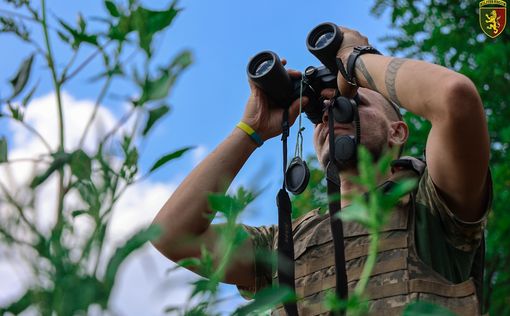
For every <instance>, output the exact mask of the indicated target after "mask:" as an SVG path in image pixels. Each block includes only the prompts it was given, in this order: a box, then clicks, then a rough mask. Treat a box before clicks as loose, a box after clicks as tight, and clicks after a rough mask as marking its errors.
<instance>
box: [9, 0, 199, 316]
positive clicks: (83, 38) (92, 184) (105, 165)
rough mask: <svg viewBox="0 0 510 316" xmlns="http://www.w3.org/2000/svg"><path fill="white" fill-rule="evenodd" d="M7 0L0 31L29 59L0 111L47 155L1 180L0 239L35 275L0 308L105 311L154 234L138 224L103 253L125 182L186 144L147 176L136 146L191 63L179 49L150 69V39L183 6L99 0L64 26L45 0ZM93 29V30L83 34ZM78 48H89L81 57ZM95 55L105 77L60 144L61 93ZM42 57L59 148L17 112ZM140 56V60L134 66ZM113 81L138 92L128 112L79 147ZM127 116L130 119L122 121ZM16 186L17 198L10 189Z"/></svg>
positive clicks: (165, 107)
mask: <svg viewBox="0 0 510 316" xmlns="http://www.w3.org/2000/svg"><path fill="white" fill-rule="evenodd" d="M5 3H6V5H8V6H11V7H12V11H10V10H7V11H5V10H2V11H0V32H1V33H10V34H13V35H15V36H16V37H17V38H18V39H19V40H20V41H22V42H23V43H25V44H26V45H27V46H26V48H27V52H28V53H27V55H28V57H27V58H26V59H25V60H23V62H22V63H21V66H20V67H19V70H18V71H17V73H16V74H15V75H14V76H13V77H12V79H11V80H10V85H11V87H12V92H11V93H10V95H8V96H7V97H5V98H3V99H0V109H1V111H0V118H1V119H4V120H11V121H12V122H15V123H17V124H21V125H22V126H24V127H25V128H26V129H27V130H28V131H29V132H31V133H33V135H35V137H37V138H38V139H39V140H40V141H41V142H42V143H43V144H44V147H45V149H46V153H44V154H42V155H41V156H37V157H27V159H28V160H30V161H33V162H34V163H35V165H36V171H35V174H34V175H33V177H32V178H31V180H30V181H29V182H27V183H25V184H24V185H22V186H21V187H17V188H10V187H8V186H7V185H6V184H5V183H0V200H1V202H2V209H3V210H2V215H1V220H0V241H1V242H2V243H3V244H4V246H5V247H6V249H7V250H6V252H7V253H8V254H9V253H11V254H14V253H21V254H22V255H23V256H25V257H24V258H25V259H26V262H25V263H26V264H28V265H29V266H30V267H31V273H32V275H31V277H32V278H33V280H34V282H33V284H32V285H31V287H30V288H29V289H27V290H26V292H25V293H24V294H23V295H22V296H21V297H20V298H19V299H18V300H16V301H15V302H13V303H12V304H10V305H8V306H3V307H0V312H1V313H2V314H3V313H12V314H18V313H21V312H22V311H25V310H27V309H28V308H31V309H35V310H36V311H37V312H38V313H40V314H42V315H55V314H56V315H74V314H77V313H78V314H79V313H81V314H84V313H87V311H88V309H89V308H90V307H91V306H92V305H96V306H99V307H100V308H101V309H103V310H105V309H108V303H109V298H110V293H111V290H112V288H113V286H114V283H115V278H116V276H117V273H118V271H119V267H120V265H121V264H122V262H123V261H124V260H125V259H126V258H127V257H128V256H129V255H130V254H131V253H132V252H133V251H135V250H136V249H138V248H140V247H141V246H142V245H144V244H145V243H146V242H147V241H148V240H152V239H154V238H156V237H158V235H159V229H158V228H157V227H147V228H145V229H142V230H140V231H138V232H136V233H135V234H134V235H133V236H131V237H130V238H129V239H127V240H126V241H125V243H124V245H122V246H120V247H118V248H117V249H116V250H115V251H114V253H113V255H112V256H111V257H110V258H104V256H105V248H106V247H105V241H106V232H107V229H108V227H109V226H110V224H111V217H112V211H113V209H114V207H115V205H116V203H117V202H118V201H119V199H120V197H121V196H122V195H123V193H124V192H125V191H126V189H127V188H128V187H130V186H132V185H133V184H135V183H137V182H139V181H141V180H143V179H145V178H146V177H147V176H149V175H150V174H152V173H153V172H154V171H156V170H157V169H159V168H161V167H162V166H163V165H165V164H166V163H168V162H169V161H171V160H173V159H176V158H179V157H180V156H182V155H183V154H184V153H185V152H186V151H188V150H189V149H190V147H186V148H182V149H180V150H177V151H175V152H171V153H169V154H167V155H164V156H163V157H161V158H160V159H158V160H157V161H156V162H155V163H154V164H153V165H152V167H151V168H149V170H148V171H147V172H146V173H144V174H140V173H141V172H140V170H139V169H140V168H139V158H140V153H139V149H138V147H139V146H140V145H141V144H142V143H144V141H145V139H146V137H147V136H148V135H149V132H150V131H151V129H152V128H153V127H154V126H155V123H157V121H158V120H160V119H161V118H162V117H164V116H165V115H166V114H167V113H168V111H169V106H168V105H167V104H166V101H165V99H166V98H167V96H168V93H169V91H170V89H171V88H172V86H173V84H174V82H175V80H176V79H177V78H178V77H179V75H180V74H181V73H182V71H183V70H185V69H186V68H187V67H188V66H189V65H190V64H191V53H190V52H189V51H182V52H181V53H179V54H178V55H177V56H175V57H174V58H173V59H171V60H170V61H169V62H168V64H166V65H159V67H158V68H157V70H156V71H154V70H152V69H154V66H155V65H154V59H153V39H154V37H155V36H157V35H158V34H159V33H161V32H163V31H165V30H166V29H167V28H168V27H169V26H170V25H171V23H172V21H173V19H174V18H175V16H176V15H177V14H178V13H179V12H180V9H179V8H178V7H177V5H176V3H175V2H173V3H171V4H170V5H169V6H168V8H167V9H166V10H161V11H154V10H149V9H147V8H145V7H143V6H141V5H140V4H139V3H138V2H137V1H135V0H130V1H129V2H127V3H125V4H123V5H120V4H116V3H114V2H113V1H108V0H106V1H104V5H105V8H106V16H101V17H94V18H90V19H85V18H84V17H83V16H82V15H81V14H80V15H79V18H78V21H77V23H76V25H71V24H68V23H67V22H65V21H64V20H63V19H61V18H59V17H58V16H55V17H54V18H51V19H50V17H49V15H48V14H47V11H48V10H47V3H46V1H45V0H41V1H40V5H39V6H37V5H36V4H34V3H32V2H30V1H27V0H6V1H5ZM32 27H33V28H38V29H40V31H41V33H42V38H38V37H35V36H34V35H33V34H37V33H35V32H29V29H30V28H32ZM91 29H93V30H94V31H89V30H91ZM1 33H0V34H1ZM55 39H58V41H59V42H60V45H64V46H66V47H67V49H68V51H69V52H70V58H69V60H68V62H67V63H66V64H65V65H64V66H60V65H61V63H60V62H58V61H57V60H56V55H55V53H54V46H53V45H54V40H55ZM133 50H134V53H132V52H131V51H133ZM82 51H85V52H90V55H88V57H86V58H83V59H82V58H81V57H80V56H81V55H80V52H82ZM136 55H138V56H136ZM135 56H136V57H137V58H135ZM96 58H100V60H101V61H102V63H103V69H102V70H101V71H100V72H99V73H98V74H97V76H94V78H92V80H94V81H102V88H101V90H100V92H99V94H98V97H97V100H96V102H95V107H94V110H93V113H92V115H91V116H90V118H88V120H87V124H86V127H85V130H84V131H83V134H82V135H81V138H80V141H79V143H78V146H77V147H76V148H74V149H70V148H68V147H66V133H65V129H64V124H65V122H64V115H63V113H64V112H65V110H66V104H64V100H63V97H62V92H63V89H64V88H65V87H66V85H68V84H69V82H70V81H72V80H73V79H75V78H76V76H77V75H79V74H80V73H81V72H82V70H83V69H84V68H85V67H86V66H87V65H89V64H90V63H91V62H92V61H93V60H94V59H96ZM80 59H81V60H80ZM39 60H40V62H42V63H43V64H44V66H45V70H47V71H48V72H49V76H50V77H51V81H52V83H53V90H54V94H55V96H56V100H55V104H56V107H57V113H58V126H56V128H57V129H58V145H57V146H56V147H52V146H51V145H50V144H49V142H48V141H47V140H46V139H45V135H42V134H41V133H39V132H38V131H37V130H36V129H35V128H34V127H32V126H30V124H28V123H27V122H25V121H24V113H25V112H26V111H28V110H29V105H30V100H31V99H32V97H33V96H34V95H35V93H36V90H37V87H38V86H37V84H35V85H32V87H30V88H29V82H30V78H31V76H32V72H34V71H35V70H34V69H33V68H34V67H33V65H34V63H35V62H36V61H39ZM137 61H140V63H141V65H137ZM117 79H122V80H126V81H128V82H131V83H132V84H133V85H134V87H135V88H136V89H137V92H138V95H139V97H136V98H131V99H129V100H128V101H129V103H130V104H131V108H130V109H129V111H128V112H127V113H126V115H125V116H124V117H123V118H121V119H120V120H119V122H118V124H117V125H116V126H113V127H112V128H111V130H110V131H108V133H106V135H105V136H104V137H102V138H101V139H98V140H97V146H96V147H95V148H94V149H93V150H85V149H84V147H83V146H84V142H85V139H86V137H87V135H88V133H89V132H90V130H91V128H92V126H93V122H94V120H95V119H96V118H97V114H98V111H99V108H100V104H101V102H102V101H103V100H104V98H105V96H106V95H107V92H108V91H109V90H110V89H111V88H112V84H113V82H114V81H115V80H117ZM131 118H133V121H134V122H135V123H134V124H126V123H127V121H128V120H129V119H131ZM7 142H8V138H7V137H5V136H2V137H1V138H0V163H1V164H2V165H3V166H5V168H7V169H9V167H10V166H12V164H15V163H17V161H12V160H10V159H9V154H8V144H7ZM53 177H55V178H56V179H57V187H58V188H57V190H56V196H55V197H52V198H55V199H56V200H57V205H56V209H55V210H54V216H55V218H54V224H53V225H52V227H51V229H50V231H49V232H43V231H41V230H40V229H39V228H38V227H37V225H36V220H37V219H36V217H35V212H36V208H37V204H36V203H35V201H36V200H37V199H38V198H39V197H40V195H41V194H42V193H41V192H42V187H44V185H45V184H47V183H48V182H49V179H50V178H53ZM16 190H17V191H21V192H23V194H24V195H23V196H20V195H19V194H15V193H16ZM73 195H74V196H75V197H76V196H77V197H78V199H76V198H73V197H72V196H73ZM45 198H49V197H45ZM73 199H74V200H73ZM76 205H80V207H79V208H76ZM78 217H81V218H83V217H86V218H87V219H88V220H89V222H90V223H91V226H92V229H91V231H90V233H88V234H85V235H79V234H78V233H77V227H76V221H75V220H76V218H78ZM71 240H74V241H75V242H70V241H71ZM104 260H107V261H106V263H105V262H104ZM77 285H79V286H77Z"/></svg>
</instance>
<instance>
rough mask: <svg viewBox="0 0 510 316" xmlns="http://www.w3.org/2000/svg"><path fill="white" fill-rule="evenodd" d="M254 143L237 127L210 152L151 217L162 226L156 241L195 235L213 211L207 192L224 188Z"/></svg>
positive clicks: (244, 160) (241, 164)
mask: <svg viewBox="0 0 510 316" xmlns="http://www.w3.org/2000/svg"><path fill="white" fill-rule="evenodd" d="M256 148H257V146H256V145H255V144H254V143H253V141H252V140H251V139H250V138H249V136H248V135H247V134H246V133H244V132H243V131H241V130H240V129H238V128H235V129H234V130H233V131H232V133H231V134H230V135H229V136H228V137H227V138H226V139H225V140H224V141H223V142H222V143H221V144H220V145H219V146H218V147H217V148H216V149H215V150H214V151H213V152H211V153H210V154H209V155H208V156H207V157H206V158H205V159H204V160H203V161H202V162H201V163H200V164H199V165H198V166H197V167H196V168H195V169H194V170H193V171H192V172H191V173H190V174H189V175H188V177H186V179H185V180H184V181H183V182H182V184H181V185H180V186H179V187H178V188H177V190H176V191H175V192H174V194H172V196H171V197H170V198H169V199H168V201H167V202H166V203H165V205H164V206H163V207H162V209H161V210H160V211H159V213H158V215H157V216H156V218H155V219H154V223H155V224H159V225H161V226H162V227H163V230H164V234H163V236H162V237H161V238H160V241H159V244H161V243H164V244H168V243H172V241H175V239H178V238H181V237H185V236H198V235H200V234H202V233H203V232H205V231H206V230H207V228H208V227H209V224H210V221H211V217H212V216H210V215H213V214H212V213H213V212H212V211H211V210H210V208H209V205H208V201H207V195H208V194H209V193H212V192H223V191H225V190H226V189H227V188H228V186H229V185H230V183H231V181H232V179H233V178H234V177H235V176H236V174H237V173H238V172H239V170H240V169H241V167H242V166H243V165H244V163H245V162H246V160H247V159H248V158H249V156H250V155H251V154H252V153H253V151H254V150H255V149H256Z"/></svg>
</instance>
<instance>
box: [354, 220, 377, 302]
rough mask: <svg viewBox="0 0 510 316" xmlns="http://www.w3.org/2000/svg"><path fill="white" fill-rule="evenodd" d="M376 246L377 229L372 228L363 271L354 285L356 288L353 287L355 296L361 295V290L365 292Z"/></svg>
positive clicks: (375, 256) (375, 255)
mask: <svg viewBox="0 0 510 316" xmlns="http://www.w3.org/2000/svg"><path fill="white" fill-rule="evenodd" d="M378 246H379V232H378V231H377V230H374V231H372V232H371V234H370V247H369V250H368V257H367V261H366V262H365V265H364V266H363V272H361V276H360V279H359V282H358V284H357V285H356V288H355V289H354V294H355V295H357V296H361V295H362V294H363V292H365V289H366V287H367V284H368V279H369V277H370V274H371V273H372V270H373V269H374V266H375V261H376V258H377V248H378Z"/></svg>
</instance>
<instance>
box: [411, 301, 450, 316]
mask: <svg viewBox="0 0 510 316" xmlns="http://www.w3.org/2000/svg"><path fill="white" fill-rule="evenodd" d="M402 315H403V316H455V314H454V313H453V312H451V311H450V310H448V309H446V308H444V307H442V306H439V305H436V304H432V303H429V302H424V301H418V302H413V303H411V304H409V305H407V307H406V309H405V310H404V313H403V314H402Z"/></svg>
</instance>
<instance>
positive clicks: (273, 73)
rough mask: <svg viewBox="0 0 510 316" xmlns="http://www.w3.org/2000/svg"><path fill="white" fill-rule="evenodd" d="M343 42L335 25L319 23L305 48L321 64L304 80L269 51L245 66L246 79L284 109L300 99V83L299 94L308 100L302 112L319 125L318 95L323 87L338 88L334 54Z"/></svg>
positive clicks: (320, 111)
mask: <svg viewBox="0 0 510 316" xmlns="http://www.w3.org/2000/svg"><path fill="white" fill-rule="evenodd" d="M342 40H343V34H342V32H341V31H340V29H339V28H338V27H337V26H336V24H334V23H322V24H319V25H318V26H316V27H315V28H314V29H313V30H312V31H311V32H310V33H309V34H308V36H307V38H306V46H307V48H308V50H309V51H310V52H311V53H312V54H313V55H314V56H315V57H317V59H319V61H320V62H321V63H322V64H323V65H321V66H319V67H314V66H309V67H307V68H306V70H305V73H304V74H303V77H304V78H292V77H290V76H289V74H288V73H287V71H286V70H285V68H284V67H283V64H282V62H281V60H280V58H279V57H278V55H276V54H275V53H274V52H272V51H263V52H260V53H258V54H257V55H255V56H254V57H253V58H252V59H251V60H250V62H249V63H248V67H247V73H248V77H249V78H250V79H251V80H252V81H253V83H254V84H255V85H256V86H258V87H259V88H261V89H262V90H263V91H264V92H265V93H266V94H267V96H268V97H269V98H270V99H271V100H272V101H273V103H274V104H275V105H276V106H279V107H283V108H285V107H288V106H290V104H291V103H292V101H293V100H295V99H297V98H299V96H300V90H301V81H303V87H302V89H303V90H302V93H303V95H304V96H306V97H308V99H309V102H308V105H307V107H306V109H305V113H306V114H307V117H308V118H309V119H310V120H311V121H312V122H313V123H315V124H317V123H320V122H321V120H322V108H323V107H322V104H321V102H320V92H321V90H323V89H326V88H336V87H337V84H336V77H337V73H338V69H337V66H336V53H337V51H338V49H339V48H340V45H341V44H342Z"/></svg>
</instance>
